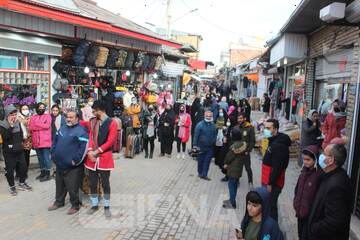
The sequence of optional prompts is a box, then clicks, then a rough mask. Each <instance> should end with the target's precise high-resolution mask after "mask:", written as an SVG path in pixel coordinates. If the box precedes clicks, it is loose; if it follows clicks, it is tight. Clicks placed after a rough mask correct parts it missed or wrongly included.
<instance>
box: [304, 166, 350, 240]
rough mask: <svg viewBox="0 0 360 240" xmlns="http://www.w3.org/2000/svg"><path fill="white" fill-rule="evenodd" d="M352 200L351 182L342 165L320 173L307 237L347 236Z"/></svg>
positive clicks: (326, 239) (339, 239)
mask: <svg viewBox="0 0 360 240" xmlns="http://www.w3.org/2000/svg"><path fill="white" fill-rule="evenodd" d="M352 199H353V194H352V192H351V182H350V179H349V177H348V176H347V174H346V172H345V171H344V170H343V169H342V168H338V169H336V170H334V171H332V172H330V173H326V174H323V175H321V176H320V178H319V187H318V190H317V193H316V196H315V200H314V202H313V205H312V208H311V212H310V217H309V237H310V239H313V240H315V239H316V240H347V239H349V231H350V218H351V212H352V206H353V201H352Z"/></svg>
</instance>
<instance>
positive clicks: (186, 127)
mask: <svg viewBox="0 0 360 240" xmlns="http://www.w3.org/2000/svg"><path fill="white" fill-rule="evenodd" d="M175 124H176V135H175V136H176V138H175V139H176V143H177V144H176V146H177V152H178V155H177V158H180V152H181V147H182V152H183V153H182V158H183V159H185V151H186V143H187V142H188V141H189V138H190V127H191V116H190V114H188V113H186V107H185V105H184V104H182V105H181V106H180V113H179V116H177V118H176V120H175Z"/></svg>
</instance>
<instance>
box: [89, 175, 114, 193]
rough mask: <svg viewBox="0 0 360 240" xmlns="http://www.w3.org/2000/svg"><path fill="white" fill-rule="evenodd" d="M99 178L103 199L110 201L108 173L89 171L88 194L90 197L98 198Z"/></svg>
mask: <svg viewBox="0 0 360 240" xmlns="http://www.w3.org/2000/svg"><path fill="white" fill-rule="evenodd" d="M99 177H100V178H101V184H102V187H103V190H104V199H105V200H110V171H104V170H96V171H91V170H90V171H89V184H90V193H91V196H92V197H98V194H99V193H98V182H99Z"/></svg>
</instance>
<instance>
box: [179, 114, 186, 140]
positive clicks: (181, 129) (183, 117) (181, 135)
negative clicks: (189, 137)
mask: <svg viewBox="0 0 360 240" xmlns="http://www.w3.org/2000/svg"><path fill="white" fill-rule="evenodd" d="M186 119H187V114H186V113H180V115H179V134H178V137H179V138H180V139H183V138H184V137H185V131H186V128H185V127H184V126H183V125H184V124H185V122H186Z"/></svg>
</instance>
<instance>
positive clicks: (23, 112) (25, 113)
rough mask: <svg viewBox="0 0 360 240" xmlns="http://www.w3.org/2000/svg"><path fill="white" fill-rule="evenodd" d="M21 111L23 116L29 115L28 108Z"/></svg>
mask: <svg viewBox="0 0 360 240" xmlns="http://www.w3.org/2000/svg"><path fill="white" fill-rule="evenodd" d="M21 113H22V115H24V116H29V114H30V111H29V110H23V111H21Z"/></svg>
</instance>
